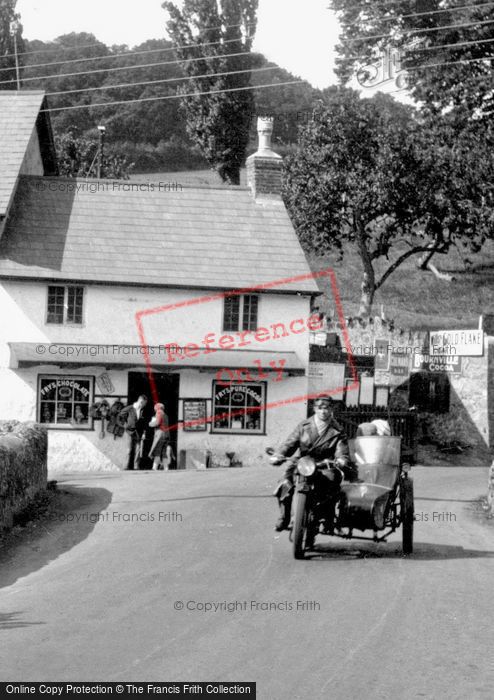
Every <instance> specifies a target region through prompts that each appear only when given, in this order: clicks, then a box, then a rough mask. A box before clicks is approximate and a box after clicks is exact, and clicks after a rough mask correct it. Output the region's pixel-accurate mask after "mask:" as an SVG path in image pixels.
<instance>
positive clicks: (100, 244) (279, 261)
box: [0, 173, 318, 293]
mask: <svg viewBox="0 0 494 700" xmlns="http://www.w3.org/2000/svg"><path fill="white" fill-rule="evenodd" d="M177 182H178V184H180V174H179V173H177ZM131 187H132V191H128V190H129V189H130V188H131ZM77 188H78V189H77ZM149 190H150V184H149V183H144V184H142V185H139V183H136V182H132V183H130V182H128V181H112V180H73V179H65V178H48V177H32V176H23V177H21V178H20V181H19V186H18V190H17V195H16V197H15V201H14V204H13V206H12V212H11V215H10V217H9V220H8V222H7V224H6V228H5V231H4V234H3V236H2V238H1V239H0V275H3V276H6V275H8V276H15V277H33V278H42V279H65V280H81V281H88V282H89V281H94V282H107V283H123V284H128V283H134V284H156V285H162V286H184V287H191V286H194V287H210V288H211V287H213V288H223V289H232V288H237V289H238V288H243V287H249V286H251V285H252V286H253V285H259V284H262V283H268V282H272V281H274V280H279V279H286V278H291V277H296V276H299V275H310V269H309V266H308V263H307V261H306V258H305V256H304V254H303V251H302V249H301V247H300V244H299V242H298V240H297V237H296V234H295V232H294V229H293V226H292V224H291V222H290V219H289V217H288V214H287V212H286V210H285V207H284V206H283V204H282V202H281V200H273V199H266V200H263V201H261V200H258V201H255V200H254V199H253V197H252V195H251V193H250V191H249V190H248V189H246V188H243V187H233V188H230V189H225V188H218V189H216V188H204V187H185V186H184V187H183V189H182V190H180V187H177V190H176V191H166V190H165V191H163V190H162V191H157V189H156V185H155V190H154V191H149ZM276 289H280V290H281V289H284V290H290V291H301V292H309V293H310V292H317V291H318V289H317V286H316V283H315V281H314V280H313V279H311V278H309V279H307V280H303V281H299V282H293V283H291V284H285V285H283V287H281V286H280V287H277V288H276Z"/></svg>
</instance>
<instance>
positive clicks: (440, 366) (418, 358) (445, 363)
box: [413, 353, 461, 374]
mask: <svg viewBox="0 0 494 700" xmlns="http://www.w3.org/2000/svg"><path fill="white" fill-rule="evenodd" d="M413 369H414V370H427V371H428V372H450V373H453V374H460V373H461V355H428V354H420V353H415V354H414V356H413Z"/></svg>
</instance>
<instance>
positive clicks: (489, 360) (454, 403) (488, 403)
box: [327, 317, 494, 464]
mask: <svg viewBox="0 0 494 700" xmlns="http://www.w3.org/2000/svg"><path fill="white" fill-rule="evenodd" d="M327 331H329V332H333V333H337V335H338V336H339V338H340V343H341V346H342V347H343V348H345V340H344V332H343V329H342V327H341V324H339V323H337V322H332V321H329V322H328V323H327ZM346 332H347V333H348V339H349V342H350V345H351V347H352V352H353V354H354V355H360V356H362V355H369V356H373V355H375V353H376V350H375V345H376V340H377V339H382V340H387V341H388V343H389V346H390V347H392V348H393V352H395V353H407V354H409V355H413V353H414V352H420V351H421V350H422V349H427V348H428V334H427V332H425V331H418V330H415V331H407V330H402V329H400V328H395V327H394V324H393V322H388V321H383V320H381V319H380V318H378V317H376V318H374V319H372V320H371V321H370V322H368V321H364V320H360V319H353V320H352V319H347V331H346ZM448 377H449V381H450V387H451V391H450V410H449V412H448V413H444V414H432V413H421V414H419V419H420V424H421V425H422V427H423V429H424V430H423V432H424V434H426V435H427V438H428V440H430V441H431V442H432V444H435V445H437V446H442V447H445V448H447V446H448V445H449V444H455V443H461V445H462V446H463V447H464V448H466V449H469V452H468V454H471V455H472V456H473V455H475V456H476V457H478V459H479V460H480V461H481V462H482V463H485V464H489V463H490V462H489V460H490V459H491V457H490V454H491V453H492V451H494V414H493V409H494V339H493V338H492V337H489V336H488V335H487V334H485V335H484V354H483V356H481V357H463V358H462V370H461V373H460V374H449V375H448ZM390 406H391V407H392V408H394V409H398V410H400V409H401V410H403V409H404V410H406V409H407V408H408V378H407V380H406V381H404V382H403V384H402V385H401V386H399V385H397V386H393V387H392V388H391V396H390ZM426 441H427V440H426Z"/></svg>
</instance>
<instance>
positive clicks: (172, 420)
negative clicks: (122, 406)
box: [127, 372, 180, 469]
mask: <svg viewBox="0 0 494 700" xmlns="http://www.w3.org/2000/svg"><path fill="white" fill-rule="evenodd" d="M153 379H154V385H155V387H156V391H157V393H158V402H159V403H162V404H164V406H165V412H166V414H167V416H168V421H169V424H170V425H172V426H173V425H174V426H176V425H177V423H178V388H179V382H180V377H179V375H178V374H153ZM140 394H144V395H145V396H147V397H148V402H147V405H146V408H145V409H144V418H145V420H146V425H148V423H149V421H150V420H151V418H152V417H153V416H154V403H153V398H152V394H151V386H150V382H149V377H148V375H147V372H129V377H128V390H127V401H128V403H129V404H131V403H134V402H135V401H136V400H137V397H138V396H139V395H140ZM153 437H154V428H147V430H146V436H145V438H144V445H143V451H142V460H141V469H151V467H152V460H151V459H150V458H149V457H148V454H149V450H150V449H151V445H152V442H153ZM170 441H171V444H172V447H173V452H174V454H175V462H174V465H173V466H172V468H175V469H176V465H177V460H176V456H177V429H176V428H175V430H171V431H170Z"/></svg>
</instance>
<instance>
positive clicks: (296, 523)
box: [292, 493, 309, 559]
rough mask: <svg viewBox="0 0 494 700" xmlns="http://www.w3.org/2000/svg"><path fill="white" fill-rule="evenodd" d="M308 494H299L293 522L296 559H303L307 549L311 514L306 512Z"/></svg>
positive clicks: (294, 554)
mask: <svg viewBox="0 0 494 700" xmlns="http://www.w3.org/2000/svg"><path fill="white" fill-rule="evenodd" d="M306 504H307V494H305V493H297V496H296V505H295V518H294V520H293V532H292V538H293V556H294V557H295V559H303V558H304V556H305V551H306V549H307V530H308V524H309V514H308V513H307V510H306Z"/></svg>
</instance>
